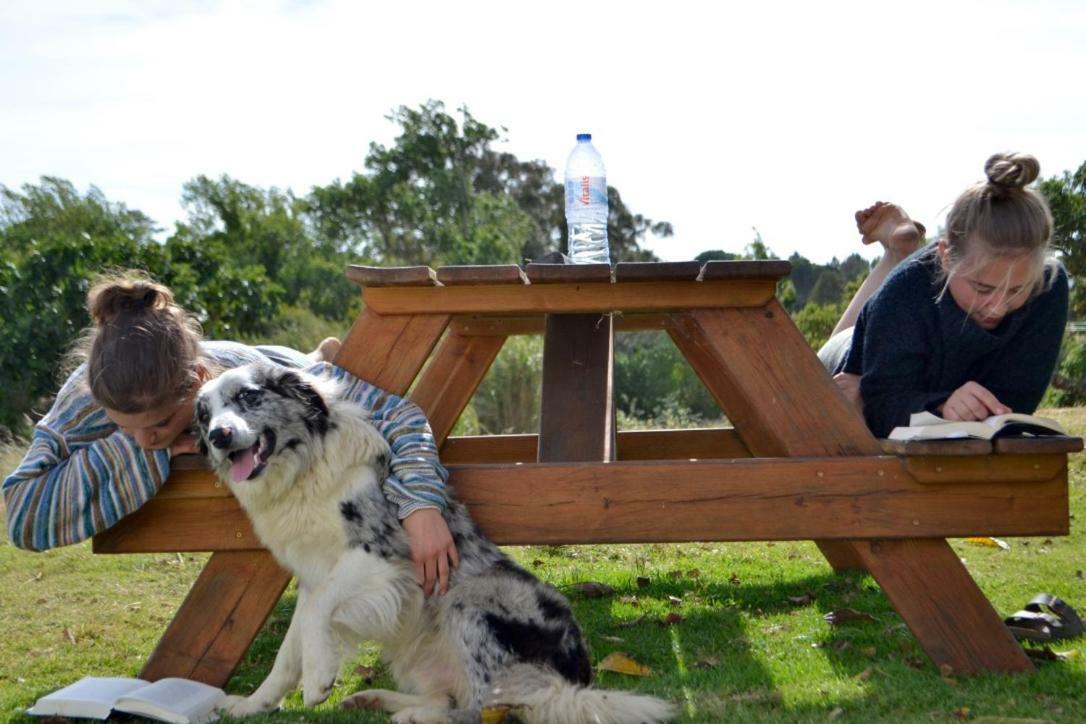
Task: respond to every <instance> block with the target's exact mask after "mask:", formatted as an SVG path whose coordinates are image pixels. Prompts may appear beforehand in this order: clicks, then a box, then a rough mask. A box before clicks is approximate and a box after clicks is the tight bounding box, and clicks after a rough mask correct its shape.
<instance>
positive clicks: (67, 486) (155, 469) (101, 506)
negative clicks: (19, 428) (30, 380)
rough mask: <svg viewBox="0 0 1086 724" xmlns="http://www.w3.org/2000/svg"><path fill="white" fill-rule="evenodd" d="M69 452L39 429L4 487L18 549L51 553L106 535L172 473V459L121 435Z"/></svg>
mask: <svg viewBox="0 0 1086 724" xmlns="http://www.w3.org/2000/svg"><path fill="white" fill-rule="evenodd" d="M64 452H67V450H66V448H65V446H64V441H63V440H60V439H59V438H57V437H54V436H52V435H51V434H50V433H49V431H47V430H40V429H39V430H38V431H36V432H35V438H34V441H33V442H32V444H31V449H30V451H29V452H28V453H27V456H26V457H25V458H24V459H23V462H22V463H21V464H20V466H19V468H18V469H16V471H15V472H14V473H12V474H11V475H10V476H9V477H8V478H7V479H6V480H5V481H4V489H3V492H4V505H5V512H6V516H7V528H8V534H9V535H10V536H11V540H12V542H13V543H14V544H15V545H16V546H18V547H19V548H25V549H28V550H46V549H48V548H55V547H57V546H62V545H69V544H71V543H77V542H79V541H81V540H85V539H86V538H89V537H90V536H92V535H94V534H95V533H99V532H101V531H103V530H106V529H107V528H109V527H111V526H112V525H114V524H115V523H116V522H117V521H118V520H120V519H121V518H123V517H124V516H126V515H128V514H129V513H131V512H133V511H135V510H136V509H137V508H139V507H140V506H141V505H143V504H144V503H145V502H146V501H147V499H148V498H150V497H151V496H153V495H154V494H155V492H157V491H158V489H159V488H160V487H161V485H162V482H163V481H164V480H165V478H166V476H167V475H168V473H169V453H167V452H166V451H158V452H156V453H152V452H149V451H145V450H142V449H140V448H139V447H138V446H137V445H136V444H135V442H134V441H133V440H131V439H130V438H127V437H125V436H123V435H121V434H120V433H115V434H114V435H111V436H109V437H107V438H103V439H101V440H97V441H95V442H93V443H91V444H90V445H88V446H86V447H83V448H80V449H78V450H76V451H74V452H72V453H71V454H70V455H68V456H66V457H65V456H63V453H64Z"/></svg>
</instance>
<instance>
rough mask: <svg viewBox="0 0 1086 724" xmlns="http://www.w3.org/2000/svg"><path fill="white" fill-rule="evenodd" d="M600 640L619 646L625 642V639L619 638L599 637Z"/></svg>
mask: <svg viewBox="0 0 1086 724" xmlns="http://www.w3.org/2000/svg"><path fill="white" fill-rule="evenodd" d="M600 638H601V639H603V640H604V641H610V642H611V643H613V644H621V643H623V642H625V641H626V639H624V638H622V637H621V636H600Z"/></svg>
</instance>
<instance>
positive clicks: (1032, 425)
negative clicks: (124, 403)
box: [890, 412, 1067, 440]
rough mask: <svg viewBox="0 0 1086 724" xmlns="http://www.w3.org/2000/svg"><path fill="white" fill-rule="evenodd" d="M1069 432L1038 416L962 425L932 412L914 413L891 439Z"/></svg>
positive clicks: (998, 417)
mask: <svg viewBox="0 0 1086 724" xmlns="http://www.w3.org/2000/svg"><path fill="white" fill-rule="evenodd" d="M1066 434H1067V432H1066V431H1065V430H1064V429H1063V428H1062V427H1061V426H1060V423H1058V422H1056V421H1055V420H1049V419H1048V418H1047V417H1037V416H1035V415H1024V414H1022V413H1020V412H1011V413H1008V414H1006V415H993V416H992V417H989V418H986V419H984V420H977V421H974V422H962V421H958V420H944V419H943V418H941V417H938V416H937V415H933V414H931V413H930V412H915V413H913V414H912V415H910V416H909V426H908V427H895V428H894V429H893V430H892V431H891V432H890V439H891V440H952V439H956V438H970V437H971V438H980V439H982V440H991V439H992V438H993V437H1004V436H1008V435H1066Z"/></svg>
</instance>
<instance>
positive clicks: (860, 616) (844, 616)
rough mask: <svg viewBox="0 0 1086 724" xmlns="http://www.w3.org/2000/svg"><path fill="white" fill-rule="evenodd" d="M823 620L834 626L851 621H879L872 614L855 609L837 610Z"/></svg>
mask: <svg viewBox="0 0 1086 724" xmlns="http://www.w3.org/2000/svg"><path fill="white" fill-rule="evenodd" d="M822 618H824V619H826V623H828V624H830V625H832V626H840V625H841V624H843V623H848V622H850V621H878V619H877V618H875V617H874V616H872V615H871V614H869V613H864V612H863V611H857V610H856V609H853V608H836V609H834V610H832V611H830V612H829V613H827V614H826V615H825V616H823V617H822Z"/></svg>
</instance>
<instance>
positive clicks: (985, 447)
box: [879, 440, 992, 457]
mask: <svg viewBox="0 0 1086 724" xmlns="http://www.w3.org/2000/svg"><path fill="white" fill-rule="evenodd" d="M879 446H880V447H882V451H883V452H885V453H888V454H890V455H901V456H904V457H917V456H920V455H990V454H991V452H992V441H991V440H879Z"/></svg>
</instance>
